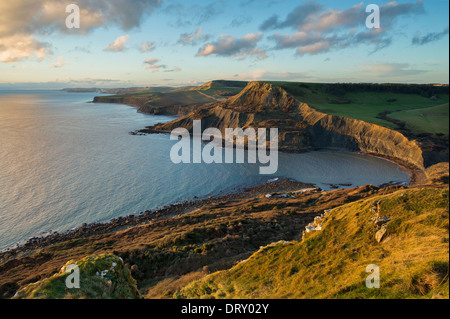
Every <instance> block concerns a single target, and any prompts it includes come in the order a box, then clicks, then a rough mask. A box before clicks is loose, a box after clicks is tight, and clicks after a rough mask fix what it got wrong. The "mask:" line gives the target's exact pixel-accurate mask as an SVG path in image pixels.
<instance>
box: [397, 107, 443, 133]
mask: <svg viewBox="0 0 450 319" xmlns="http://www.w3.org/2000/svg"><path fill="white" fill-rule="evenodd" d="M448 111H449V104H448V103H445V104H441V105H437V106H431V107H427V108H423V109H414V110H406V111H400V112H395V113H392V114H389V117H391V118H393V119H397V120H400V121H404V122H405V123H406V126H407V127H408V128H409V129H410V130H412V131H423V132H429V133H441V134H445V135H448V132H449V130H448Z"/></svg>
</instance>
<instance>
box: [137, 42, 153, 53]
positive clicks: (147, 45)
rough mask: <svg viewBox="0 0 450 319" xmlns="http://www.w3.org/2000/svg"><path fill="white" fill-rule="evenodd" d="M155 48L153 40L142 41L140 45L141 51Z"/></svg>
mask: <svg viewBox="0 0 450 319" xmlns="http://www.w3.org/2000/svg"><path fill="white" fill-rule="evenodd" d="M154 49H155V43H154V42H144V43H142V45H141V48H140V50H141V52H149V51H152V50H154Z"/></svg>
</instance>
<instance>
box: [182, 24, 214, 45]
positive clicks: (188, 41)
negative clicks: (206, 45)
mask: <svg viewBox="0 0 450 319" xmlns="http://www.w3.org/2000/svg"><path fill="white" fill-rule="evenodd" d="M208 39H209V35H207V34H202V27H199V28H197V30H195V31H194V32H192V33H183V34H182V35H181V36H180V39H179V40H178V43H180V44H182V45H197V44H198V43H200V42H204V41H207V40H208Z"/></svg>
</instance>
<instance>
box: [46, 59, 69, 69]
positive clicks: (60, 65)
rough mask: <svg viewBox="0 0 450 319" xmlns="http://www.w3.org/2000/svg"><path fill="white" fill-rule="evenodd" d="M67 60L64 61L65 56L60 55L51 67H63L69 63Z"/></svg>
mask: <svg viewBox="0 0 450 319" xmlns="http://www.w3.org/2000/svg"><path fill="white" fill-rule="evenodd" d="M67 64H68V63H67V62H64V57H63V56H58V57H57V58H56V62H55V63H53V64H52V65H51V66H50V67H52V68H62V67H63V66H65V65H67Z"/></svg>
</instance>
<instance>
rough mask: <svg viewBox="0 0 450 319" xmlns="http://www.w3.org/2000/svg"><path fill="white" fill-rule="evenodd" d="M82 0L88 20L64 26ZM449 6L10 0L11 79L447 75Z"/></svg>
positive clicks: (1, 71) (4, 77) (0, 25)
mask: <svg viewBox="0 0 450 319" xmlns="http://www.w3.org/2000/svg"><path fill="white" fill-rule="evenodd" d="M71 3H74V4H77V5H78V6H79V8H80V10H81V16H80V18H81V28H80V29H70V30H69V29H67V28H66V26H65V19H66V17H67V16H68V13H66V12H65V7H66V6H67V5H68V4H71ZM369 4H376V5H378V6H379V7H380V10H381V11H380V26H381V28H380V29H368V28H367V27H366V25H365V19H366V17H367V16H368V15H369V14H370V13H366V12H365V9H366V6H367V5H369ZM448 15H449V2H448V1H447V0H423V1H416V0H410V1H397V2H389V1H370V2H358V1H318V0H317V1H315V0H308V1H287V0H283V1H279V0H278V1H277V0H240V1H221V0H220V1H210V0H208V1H207V0H204V1H175V0H164V1H163V0H145V1H144V0H130V1H123V0H97V1H89V0H72V1H68V2H67V3H66V2H65V1H59V0H58V1H57V0H42V1H35V0H16V1H8V2H5V1H2V3H1V4H0V86H1V87H21V88H62V87H92V86H97V87H125V86H164V85H170V86H178V85H194V84H200V83H203V82H206V81H209V80H212V79H235V80H282V81H305V82H404V83H448V77H449V76H448V68H449V63H448V56H449V52H448V50H449V39H448V26H449V22H448Z"/></svg>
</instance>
